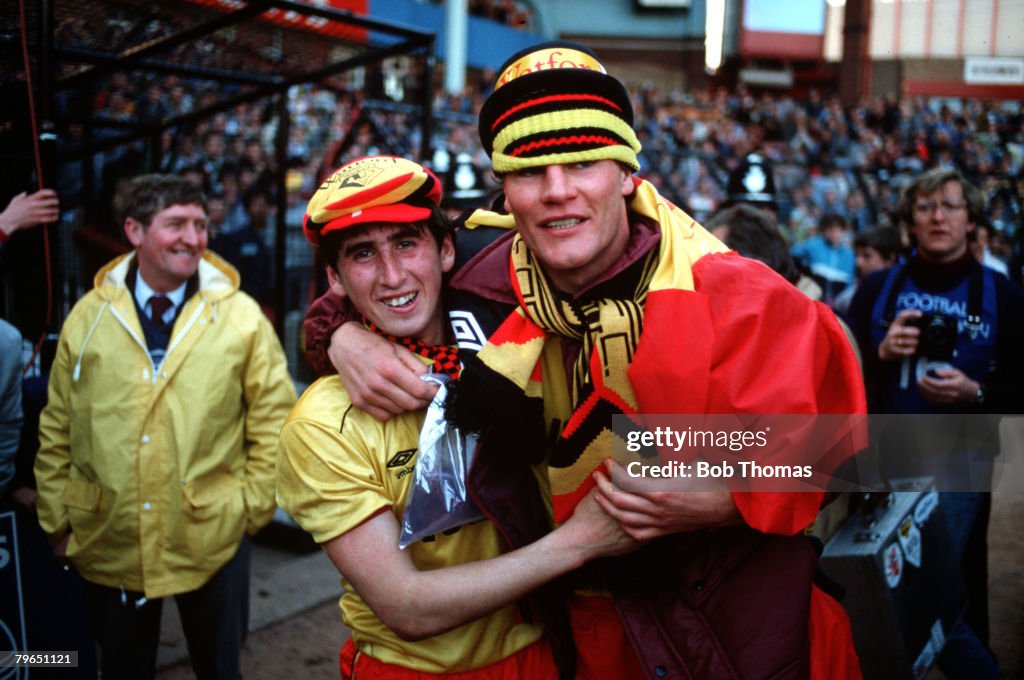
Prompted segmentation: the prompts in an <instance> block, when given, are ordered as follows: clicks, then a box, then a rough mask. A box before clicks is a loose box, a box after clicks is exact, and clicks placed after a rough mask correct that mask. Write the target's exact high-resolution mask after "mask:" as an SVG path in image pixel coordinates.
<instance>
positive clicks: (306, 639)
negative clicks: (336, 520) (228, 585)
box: [157, 418, 1024, 680]
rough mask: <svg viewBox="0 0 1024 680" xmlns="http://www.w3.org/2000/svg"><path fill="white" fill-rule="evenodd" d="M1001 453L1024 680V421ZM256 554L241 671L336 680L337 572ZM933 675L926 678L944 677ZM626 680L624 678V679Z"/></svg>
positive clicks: (282, 554) (1011, 425)
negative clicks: (1005, 463) (1006, 460)
mask: <svg viewBox="0 0 1024 680" xmlns="http://www.w3.org/2000/svg"><path fill="white" fill-rule="evenodd" d="M1003 443H1004V452H1008V453H1011V455H1014V456H1015V459H1016V464H1014V465H1013V466H1010V467H1009V468H1008V469H1006V470H1005V471H1004V472H1005V474H1004V475H1002V479H1001V482H1000V483H999V485H997V487H996V493H995V494H994V496H993V503H992V519H991V524H990V526H989V560H990V568H989V572H990V576H989V596H990V617H991V628H992V640H991V643H992V647H993V649H994V651H995V653H996V655H997V657H998V659H999V662H1000V667H1001V669H1002V675H1003V678H1006V679H1008V680H1024V532H1022V531H1021V523H1022V522H1024V469H1022V466H1021V465H1020V464H1019V463H1020V460H1021V457H1022V454H1024V418H1013V419H1007V420H1006V421H1004V423H1003ZM254 548H255V550H254V552H253V576H252V593H253V595H252V611H251V613H250V624H251V629H252V631H253V632H252V633H251V634H250V636H249V639H248V641H247V642H246V645H245V649H244V652H243V658H242V668H243V672H244V675H245V677H246V678H247V680H280V679H281V678H289V677H295V678H303V679H304V680H307V679H308V680H336V679H337V677H338V650H339V649H340V648H341V645H342V643H343V642H344V640H345V639H347V637H348V631H347V630H346V629H345V627H344V626H343V625H342V623H341V616H340V614H339V612H338V606H337V600H338V597H339V595H340V593H341V588H340V585H339V581H338V576H337V573H336V572H335V570H334V567H333V566H332V565H331V563H330V562H329V561H328V560H327V558H326V557H325V556H324V555H323V554H322V553H320V552H308V553H304V552H299V551H297V550H296V549H295V548H294V547H292V548H291V549H286V548H282V547H281V541H274V545H273V546H271V545H267V544H264V543H257V544H256V545H255V546H254ZM170 604H171V605H172V606H170V607H167V608H165V610H164V611H165V614H164V636H163V639H162V640H161V648H160V658H159V664H160V667H161V669H160V671H159V672H158V674H157V680H184V679H186V678H192V677H194V676H193V674H192V671H191V668H190V667H189V665H188V661H187V650H186V649H185V644H184V641H183V639H182V637H181V631H180V627H179V626H178V623H177V612H175V611H174V607H173V602H172V603H170ZM941 678H942V674H941V673H939V672H938V671H933V672H932V673H931V674H930V675H929V680H941ZM624 680H627V679H624Z"/></svg>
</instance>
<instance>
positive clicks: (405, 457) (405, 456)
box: [388, 449, 416, 468]
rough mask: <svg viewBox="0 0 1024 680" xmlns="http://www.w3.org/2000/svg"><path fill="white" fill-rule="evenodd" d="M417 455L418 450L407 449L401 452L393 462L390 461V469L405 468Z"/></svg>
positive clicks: (393, 458) (395, 456)
mask: <svg viewBox="0 0 1024 680" xmlns="http://www.w3.org/2000/svg"><path fill="white" fill-rule="evenodd" d="M415 455H416V449H406V450H405V451H399V452H398V453H396V454H395V455H394V456H392V458H391V460H389V461H388V467H389V468H400V467H405V465H406V463H408V462H409V461H410V460H412V457H413V456H415Z"/></svg>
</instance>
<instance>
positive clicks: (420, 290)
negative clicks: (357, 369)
mask: <svg viewBox="0 0 1024 680" xmlns="http://www.w3.org/2000/svg"><path fill="white" fill-rule="evenodd" d="M352 232H353V233H352V234H351V235H350V236H347V237H346V238H345V240H344V242H343V243H342V244H341V248H340V250H339V252H338V262H337V272H335V271H333V270H332V269H331V268H330V267H328V268H327V277H328V279H329V280H330V283H331V288H332V289H333V290H334V292H335V293H338V294H339V295H345V296H347V297H348V299H349V300H350V301H351V302H352V304H353V306H355V308H356V309H357V310H359V312H360V313H361V314H362V315H363V316H365V317H366V318H367V319H369V320H370V321H372V322H373V323H374V324H376V325H377V326H378V327H379V328H380V329H381V330H382V331H384V332H385V333H390V334H392V335H397V336H400V337H409V338H419V339H420V340H423V341H424V342H426V343H429V344H432V345H440V344H443V343H444V342H445V340H446V334H445V332H444V312H443V310H442V309H441V276H442V274H444V273H445V272H447V271H449V270H450V269H451V268H452V265H454V263H455V247H454V246H453V245H452V240H451V237H449V236H446V237H445V239H444V241H443V242H442V243H441V246H440V248H439V247H438V245H437V242H436V241H435V240H434V237H433V236H431V234H430V231H429V230H428V229H427V227H426V226H424V225H416V224H370V225H367V226H364V227H358V228H353V229H352Z"/></svg>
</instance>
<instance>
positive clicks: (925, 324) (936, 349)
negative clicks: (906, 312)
mask: <svg viewBox="0 0 1024 680" xmlns="http://www.w3.org/2000/svg"><path fill="white" fill-rule="evenodd" d="M905 323H906V325H908V326H916V327H917V328H920V329H921V336H920V339H919V340H918V342H917V354H918V355H920V356H924V357H928V358H929V359H934V360H936V361H952V360H953V349H954V348H955V347H956V335H957V321H956V319H954V318H952V317H949V316H946V315H945V314H922V315H921V316H917V317H913V318H910V319H907V320H906V322H905Z"/></svg>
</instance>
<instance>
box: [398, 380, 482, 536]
mask: <svg viewBox="0 0 1024 680" xmlns="http://www.w3.org/2000/svg"><path fill="white" fill-rule="evenodd" d="M422 377H423V379H424V380H427V381H428V382H436V383H437V384H438V385H439V386H440V387H438V390H437V394H436V395H434V399H433V401H431V402H430V406H429V407H428V408H427V415H426V417H425V418H424V419H423V429H421V430H420V441H419V448H420V453H419V457H418V458H417V459H416V468H415V470H414V472H413V482H412V489H411V490H410V491H409V497H408V499H407V500H406V502H405V512H404V513H403V514H402V535H401V536H399V538H398V547H399V548H403V549H404V548H406V547H408V546H410V545H412V544H413V543H415V542H416V541H419V540H421V539H423V538H425V537H427V536H430V535H431V534H436V533H439V532H442V531H448V530H450V529H454V528H455V527H459V526H462V525H463V524H469V523H471V522H477V521H479V520H481V519H484V514H483V513H482V512H480V509H479V508H477V507H476V505H475V504H474V503H473V501H472V499H470V498H469V495H468V494H467V492H466V476H467V475H468V474H469V466H470V465H471V464H472V462H473V456H474V454H475V453H476V445H477V436H476V435H475V434H469V435H465V436H464V435H463V434H462V433H461V432H460V431H459V429H458V428H457V427H455V426H454V425H452V424H451V423H449V422H448V421H447V420H445V417H444V401H445V397H446V396H447V394H448V389H447V387H446V386H445V385H446V383H447V382H448V376H446V375H443V374H435V373H431V374H428V375H424V376H422Z"/></svg>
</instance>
